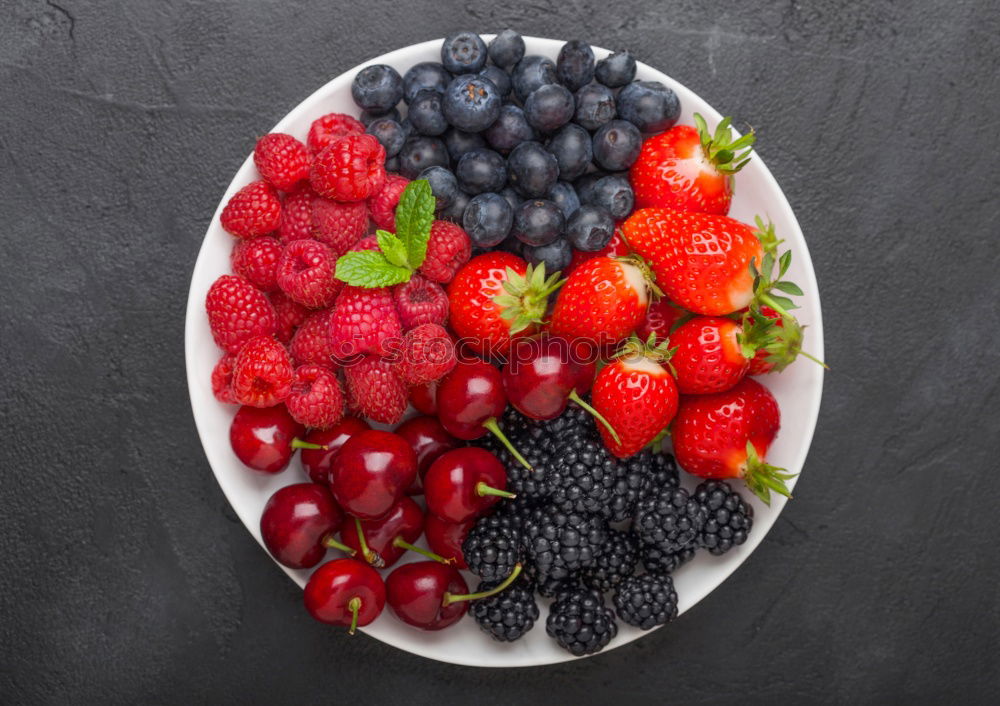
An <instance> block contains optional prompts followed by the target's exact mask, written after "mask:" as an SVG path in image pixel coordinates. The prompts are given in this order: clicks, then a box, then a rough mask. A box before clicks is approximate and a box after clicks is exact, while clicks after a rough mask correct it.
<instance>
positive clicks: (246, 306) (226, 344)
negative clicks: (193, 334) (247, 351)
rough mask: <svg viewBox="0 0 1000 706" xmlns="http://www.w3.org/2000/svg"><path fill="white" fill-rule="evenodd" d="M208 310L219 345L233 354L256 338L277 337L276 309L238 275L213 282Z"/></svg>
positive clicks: (213, 335) (206, 298)
mask: <svg viewBox="0 0 1000 706" xmlns="http://www.w3.org/2000/svg"><path fill="white" fill-rule="evenodd" d="M205 310H206V311H207V312H208V325H209V327H210V328H211V329H212V338H214V339H215V343H216V345H218V346H219V348H222V349H223V350H225V351H228V352H229V353H233V354H236V353H239V352H240V348H242V347H243V344H244V343H246V342H247V341H248V340H250V339H251V338H253V337H254V336H272V335H274V332H275V328H276V327H277V321H276V316H275V313H274V307H273V306H271V302H269V301H268V299H267V297H266V296H264V293H263V292H261V291H260V290H259V289H257V288H256V287H254V286H253V285H252V284H250V282H249V280H247V279H245V278H243V277H238V276H236V275H222V276H221V277H219V279H217V280H215V282H213V283H212V286H211V288H209V290H208V296H206V297H205Z"/></svg>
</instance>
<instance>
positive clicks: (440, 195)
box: [417, 166, 458, 209]
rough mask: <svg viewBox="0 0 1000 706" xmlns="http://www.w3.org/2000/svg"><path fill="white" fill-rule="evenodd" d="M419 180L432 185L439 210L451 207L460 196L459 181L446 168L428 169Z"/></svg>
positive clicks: (421, 173)
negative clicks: (424, 180)
mask: <svg viewBox="0 0 1000 706" xmlns="http://www.w3.org/2000/svg"><path fill="white" fill-rule="evenodd" d="M417 178H418V179H426V180H427V181H428V182H429V183H430V185H431V193H433V194H434V197H435V198H436V199H437V207H438V209H444V208H447V207H448V206H450V205H451V203H452V202H453V201H454V200H455V197H456V196H457V195H458V180H457V179H456V178H455V175H454V174H452V173H451V171H450V170H448V169H447V168H446V167H437V166H434V167H427V169H425V170H424V171H422V172H420V175H419V176H418V177H417Z"/></svg>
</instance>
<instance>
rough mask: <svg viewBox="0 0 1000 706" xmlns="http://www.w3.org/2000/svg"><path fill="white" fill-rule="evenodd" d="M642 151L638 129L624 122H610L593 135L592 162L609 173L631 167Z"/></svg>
mask: <svg viewBox="0 0 1000 706" xmlns="http://www.w3.org/2000/svg"><path fill="white" fill-rule="evenodd" d="M640 149H642V135H641V134H639V128H637V127H636V126H635V125H633V124H632V123H630V122H627V121H625V120H612V121H611V122H610V123H607V124H605V125H602V126H601V128H600V129H599V130H598V131H597V132H595V133H594V161H595V162H596V163H597V166H599V167H601V168H602V169H607V170H608V171H609V172H620V171H624V170H625V169H628V168H629V167H631V166H632V163H633V162H634V161H635V160H636V159H637V158H638V156H639V150H640Z"/></svg>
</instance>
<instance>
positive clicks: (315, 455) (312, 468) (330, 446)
mask: <svg viewBox="0 0 1000 706" xmlns="http://www.w3.org/2000/svg"><path fill="white" fill-rule="evenodd" d="M365 429H371V427H370V426H368V424H367V422H364V421H362V420H360V419H358V418H357V417H344V418H343V419H341V420H340V422H339V423H338V424H335V425H334V426H332V427H330V428H329V429H314V430H312V431H310V432H309V433H308V434H306V438H305V441H307V442H309V443H313V444H316V445H318V446H323V447H325V448H320V449H302V453H301V454H300V455H301V457H302V467H303V468H305V469H306V473H308V474H309V478H311V479H312V482H313V483H322V484H323V485H327V486H328V485H330V484H331V478H330V472H331V470H332V468H333V459H335V458H336V457H337V454H338V453H340V447H342V446H343V445H344V444H345V443H346V442H347V440H348V439H350V438H351V437H352V436H354V435H355V434H360V433H361V432H363V431H364V430H365Z"/></svg>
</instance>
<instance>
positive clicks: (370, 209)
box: [205, 113, 472, 429]
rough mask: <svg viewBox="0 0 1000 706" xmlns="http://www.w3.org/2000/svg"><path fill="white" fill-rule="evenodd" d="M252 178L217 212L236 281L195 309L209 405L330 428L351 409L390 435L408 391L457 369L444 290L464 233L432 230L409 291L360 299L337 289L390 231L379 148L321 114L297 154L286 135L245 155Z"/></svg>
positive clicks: (353, 125)
mask: <svg viewBox="0 0 1000 706" xmlns="http://www.w3.org/2000/svg"><path fill="white" fill-rule="evenodd" d="M254 164H255V166H256V167H257V171H258V172H259V174H260V176H261V178H260V179H259V180H258V181H254V182H253V183H251V184H248V185H247V186H245V187H243V188H242V189H240V190H239V191H238V192H236V194H234V195H233V196H232V198H230V199H229V202H228V203H227V204H226V206H225V208H224V209H223V211H222V215H221V221H222V227H223V228H224V229H225V230H226V231H227V232H228V233H230V234H231V235H232V236H233V237H234V238H235V241H234V243H233V250H232V258H231V262H232V269H233V274H227V275H223V276H221V277H219V278H218V279H217V280H216V281H215V282H214V283H213V284H212V287H211V289H210V290H209V292H208V296H207V298H206V302H205V306H206V310H207V312H208V320H209V324H210V326H211V330H212V336H213V337H214V339H215V342H216V343H217V344H218V346H219V347H220V348H221V349H222V351H223V354H222V357H221V358H220V360H219V362H218V363H217V364H216V366H215V369H214V370H213V372H212V388H213V392H214V393H215V396H216V398H217V399H218V400H220V401H222V402H226V403H231V404H239V405H249V406H252V407H273V406H276V405H281V404H284V405H285V406H286V407H287V409H288V411H289V413H290V414H291V416H292V417H293V418H294V419H295V420H296V421H298V422H299V423H300V424H303V425H305V426H307V427H310V428H313V429H326V428H329V427H332V426H333V425H335V424H337V423H338V422H339V421H340V420H341V419H342V418H343V416H344V414H345V413H346V412H347V411H348V410H350V411H351V412H354V413H357V414H360V415H363V416H365V417H368V418H369V419H372V420H374V421H377V422H382V423H385V424H394V423H396V422H398V421H399V420H400V417H402V415H403V413H404V411H405V410H406V408H407V404H408V399H409V394H410V391H411V390H412V389H414V388H421V387H426V386H427V385H428V384H431V383H433V382H434V381H435V380H437V379H439V378H441V377H443V376H444V375H445V374H446V373H447V372H448V371H450V370H451V368H452V367H453V366H454V364H455V352H454V344H453V342H452V339H451V337H450V336H449V334H448V333H447V331H446V330H445V326H446V324H447V320H448V297H447V295H446V294H445V291H444V289H443V287H442V285H444V284H446V283H448V282H449V281H451V279H452V278H453V277H454V275H455V272H456V271H457V270H458V269H459V268H460V267H461V266H462V265H463V264H465V263H466V262H467V261H468V260H469V257H470V255H471V249H472V246H471V242H470V240H469V237H468V235H467V234H466V233H465V231H464V230H463V229H462V228H461V227H459V226H457V225H455V224H453V223H449V222H446V221H435V222H434V224H433V226H432V228H431V234H430V240H429V242H428V246H427V256H426V259H425V260H424V262H423V263H422V264H421V266H420V267H419V268H418V270H417V271H416V272H415V273H414V274H413V275H412V277H411V278H410V280H409V281H407V282H404V283H402V284H398V285H395V286H393V287H385V288H371V289H365V288H360V287H352V286H348V285H345V284H344V282H342V281H341V280H339V279H337V277H336V276H335V272H336V267H337V259H338V258H340V257H341V256H342V255H344V254H345V253H347V252H349V251H360V250H373V249H375V248H376V247H377V246H376V238H375V235H374V232H375V229H376V228H380V229H385V230H388V231H394V230H395V209H396V205H397V203H398V201H399V198H400V194H401V193H402V191H403V189H404V188H405V187H406V185H407V183H408V181H407V179H405V178H403V177H401V176H398V175H396V174H390V173H387V172H386V169H385V149H384V148H383V147H382V145H381V144H380V143H379V141H378V140H377V139H376V138H374V137H372V136H371V135H368V134H365V126H364V125H363V124H362V123H361V122H359V121H358V120H356V119H355V118H353V117H351V116H349V115H344V114H339V113H331V114H329V115H324V116H323V117H321V118H319V119H317V120H316V121H315V122H313V123H312V126H311V127H310V129H309V134H308V138H307V140H306V143H305V144H303V143H302V142H301V141H299V140H297V139H296V138H295V137H293V136H291V135H287V134H282V133H272V134H268V135H265V136H264V137H262V138H260V140H258V141H257V144H256V146H255V148H254Z"/></svg>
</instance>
